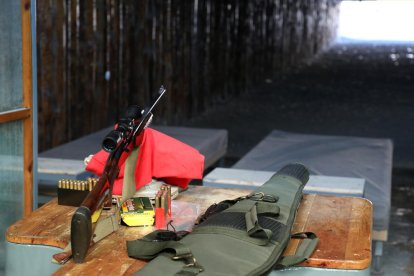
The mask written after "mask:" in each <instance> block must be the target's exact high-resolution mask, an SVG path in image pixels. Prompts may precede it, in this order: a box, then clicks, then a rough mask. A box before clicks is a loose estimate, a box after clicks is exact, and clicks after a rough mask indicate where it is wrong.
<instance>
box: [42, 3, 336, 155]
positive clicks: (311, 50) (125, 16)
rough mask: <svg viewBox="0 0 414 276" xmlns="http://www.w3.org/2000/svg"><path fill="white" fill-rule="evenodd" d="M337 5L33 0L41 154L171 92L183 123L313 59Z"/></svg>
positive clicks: (165, 116)
mask: <svg viewBox="0 0 414 276" xmlns="http://www.w3.org/2000/svg"><path fill="white" fill-rule="evenodd" d="M337 2H338V1H330V0H255V1H243V0H233V1H230V0H227V1H226V0H188V1H184V0H140V1H135V0H93V1H82V0H56V1H38V7H37V16H38V18H37V19H38V30H37V32H38V39H37V45H38V93H39V95H38V99H39V150H40V151H42V150H45V149H48V148H50V147H53V146H56V145H59V144H61V143H64V142H67V141H70V140H72V139H75V138H77V137H80V136H82V135H85V134H88V133H91V132H93V131H95V130H98V129H100V128H102V127H105V126H108V125H109V124H111V123H113V122H114V121H115V119H116V118H117V116H119V115H120V114H122V109H123V108H125V107H126V106H127V105H129V104H141V105H142V104H145V103H147V102H149V100H150V99H151V95H153V94H154V93H155V92H156V91H157V90H158V87H159V86H160V85H161V84H164V85H165V86H166V88H167V90H168V95H167V97H166V99H163V103H162V105H161V106H160V108H158V110H157V111H156V117H157V122H158V123H161V124H163V123H170V124H171V123H179V122H181V121H183V120H186V119H188V118H190V117H191V116H195V115H197V114H199V113H200V112H203V111H205V110H207V109H208V108H210V107H211V106H214V105H215V104H217V103H221V102H224V101H226V100H228V99H229V98H231V97H234V96H237V95H239V94H240V93H243V92H245V91H246V90H247V89H248V88H249V87H250V86H251V85H253V84H254V83H255V82H257V81H258V80H263V79H264V78H266V77H271V76H274V75H275V74H276V73H278V72H282V71H283V70H284V69H285V68H287V67H289V66H290V65H292V64H295V63H297V62H299V61H303V60H306V59H308V58H310V57H312V56H313V55H314V54H315V53H317V52H319V51H320V50H321V49H322V48H323V47H325V46H326V45H328V44H329V42H330V41H331V40H332V38H333V36H334V33H335V28H336V17H337V13H338V9H337Z"/></svg>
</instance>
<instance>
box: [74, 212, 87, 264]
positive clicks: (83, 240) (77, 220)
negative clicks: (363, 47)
mask: <svg viewBox="0 0 414 276" xmlns="http://www.w3.org/2000/svg"><path fill="white" fill-rule="evenodd" d="M70 233H71V235H70V241H71V246H72V256H73V261H74V262H75V263H82V262H83V261H84V259H85V257H86V253H87V252H88V248H89V244H90V242H91V238H92V219H91V211H90V210H89V209H88V208H87V207H85V206H81V207H79V208H78V209H77V210H76V212H75V214H74V215H73V217H72V222H71V229H70Z"/></svg>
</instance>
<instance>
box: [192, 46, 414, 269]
mask: <svg viewBox="0 0 414 276" xmlns="http://www.w3.org/2000/svg"><path fill="white" fill-rule="evenodd" d="M281 76H283V77H281ZM413 122H414V44H411V45H404V44H398V45H397V44H396V45H368V44H341V45H339V44H338V45H334V46H333V47H332V48H331V49H329V50H328V51H326V52H325V53H322V54H321V55H319V56H318V57H317V58H315V59H314V60H313V61H312V62H309V63H308V64H303V65H301V66H298V67H297V68H294V69H292V70H290V72H288V73H286V74H283V75H282V74H278V75H277V76H275V77H274V78H271V79H270V78H269V79H263V80H262V83H260V84H259V85H257V86H255V87H254V88H253V89H251V91H250V92H249V93H247V94H245V95H243V96H241V97H239V98H237V99H233V100H231V101H230V102H228V103H226V104H223V105H222V106H218V107H216V108H214V109H213V110H211V111H209V112H208V113H205V114H203V115H201V116H199V117H197V118H193V120H192V121H191V122H189V123H188V124H187V125H188V126H196V127H216V128H226V129H228V130H229V150H228V156H227V157H228V158H227V165H228V166H231V164H232V163H234V162H235V161H237V160H238V159H239V158H240V157H242V156H243V155H244V154H245V153H247V152H248V151H249V149H251V148H252V147H254V145H256V144H257V143H258V142H259V141H260V140H261V139H262V138H263V137H265V136H266V135H267V134H268V133H269V132H270V131H271V130H272V129H280V130H287V131H294V132H301V133H314V134H327V135H330V134H332V135H350V136H361V137H387V138H391V139H393V141H394V163H393V188H392V214H391V226H390V231H389V241H388V242H387V243H386V244H385V246H384V257H383V258H382V264H383V265H382V268H381V271H379V272H376V273H373V274H375V275H391V274H392V275H414V211H413V210H414V143H413V141H414V124H413Z"/></svg>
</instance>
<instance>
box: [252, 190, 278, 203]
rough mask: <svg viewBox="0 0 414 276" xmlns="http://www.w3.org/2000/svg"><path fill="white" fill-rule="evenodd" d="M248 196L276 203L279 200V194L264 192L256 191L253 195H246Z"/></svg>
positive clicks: (256, 199)
mask: <svg viewBox="0 0 414 276" xmlns="http://www.w3.org/2000/svg"><path fill="white" fill-rule="evenodd" d="M246 198H247V199H251V200H255V201H264V202H271V203H275V202H277V201H278V200H279V198H278V197H277V196H273V195H269V194H265V193H262V192H259V193H254V194H252V195H249V196H246Z"/></svg>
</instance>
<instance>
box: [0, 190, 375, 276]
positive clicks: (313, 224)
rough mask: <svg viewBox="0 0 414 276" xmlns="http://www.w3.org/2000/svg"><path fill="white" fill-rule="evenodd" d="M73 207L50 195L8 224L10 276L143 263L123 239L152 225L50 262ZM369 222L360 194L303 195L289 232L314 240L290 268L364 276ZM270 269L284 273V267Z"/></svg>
mask: <svg viewBox="0 0 414 276" xmlns="http://www.w3.org/2000/svg"><path fill="white" fill-rule="evenodd" d="M248 193H250V190H243V189H225V188H212V187H202V186H190V188H189V189H188V190H187V191H185V192H183V193H181V194H180V195H179V197H178V198H177V200H179V201H181V202H189V203H196V204H198V205H199V207H200V209H201V211H204V210H206V209H207V208H208V206H210V205H211V204H212V203H215V202H219V201H222V200H225V199H231V198H236V197H239V196H242V195H246V194H248ZM74 211H75V208H74V207H68V206H59V205H57V202H56V200H52V201H51V202H49V203H47V204H46V205H44V206H42V207H41V208H39V209H38V210H36V211H35V212H33V213H32V214H31V215H30V216H29V217H27V218H25V219H22V220H20V221H18V222H16V223H15V224H13V225H12V226H10V227H9V229H8V230H7V233H6V239H7V252H6V253H7V256H8V258H7V266H6V269H7V271H6V272H7V273H10V275H25V274H30V275H46V274H51V273H52V272H54V275H100V274H104V275H131V274H132V273H133V272H135V271H137V270H139V269H140V268H141V267H143V266H144V265H145V262H144V261H140V260H135V259H132V258H129V257H128V256H127V251H126V243H125V241H126V240H135V239H137V238H140V237H142V236H143V235H145V234H147V233H148V232H150V231H152V230H153V229H152V227H125V226H121V228H120V229H119V230H118V231H117V232H115V233H113V234H111V235H109V236H108V237H106V238H105V239H103V240H102V241H100V242H98V243H97V244H95V245H93V246H92V247H91V248H90V250H89V252H88V255H87V257H86V260H85V262H84V263H82V264H75V263H73V262H72V261H69V262H68V263H66V264H65V265H63V266H58V265H52V264H51V263H50V258H51V255H52V254H54V253H57V252H59V250H61V249H62V248H64V247H65V246H66V245H67V244H68V242H69V240H70V229H69V228H70V220H71V217H72V214H73V212H74ZM371 221H372V205H371V203H370V202H369V201H368V200H366V199H362V198H355V197H338V196H328V195H315V194H309V195H305V196H304V198H303V200H302V203H301V205H300V208H299V211H298V214H297V218H296V221H295V223H294V226H293V232H301V231H312V232H315V233H316V234H317V235H318V237H319V238H320V242H319V244H318V247H317V249H316V250H315V252H314V254H313V255H312V256H311V258H310V259H309V260H308V261H306V262H305V263H303V264H301V266H300V267H296V268H295V271H299V272H298V273H299V274H298V275H301V274H302V273H306V272H308V273H309V272H310V271H312V270H316V271H317V272H318V273H323V272H326V273H329V274H332V273H339V274H341V273H344V272H346V273H347V275H351V274H352V273H354V274H356V275H369V270H370V261H371V227H372V222H371ZM296 242H297V241H291V242H290V243H289V246H288V248H287V250H286V252H285V254H290V253H292V252H294V251H295V249H296V248H297V246H298V244H297V243H296ZM38 246H40V247H41V248H40V249H38V248H37V247H38ZM44 247H46V249H47V250H49V251H48V253H46V249H45V248H44ZM39 250H42V251H39ZM39 252H42V253H41V254H40V253H39ZM12 257H14V258H12ZM273 273H276V274H275V275H279V274H280V275H289V274H288V273H289V271H277V272H276V271H275V272H273Z"/></svg>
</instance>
